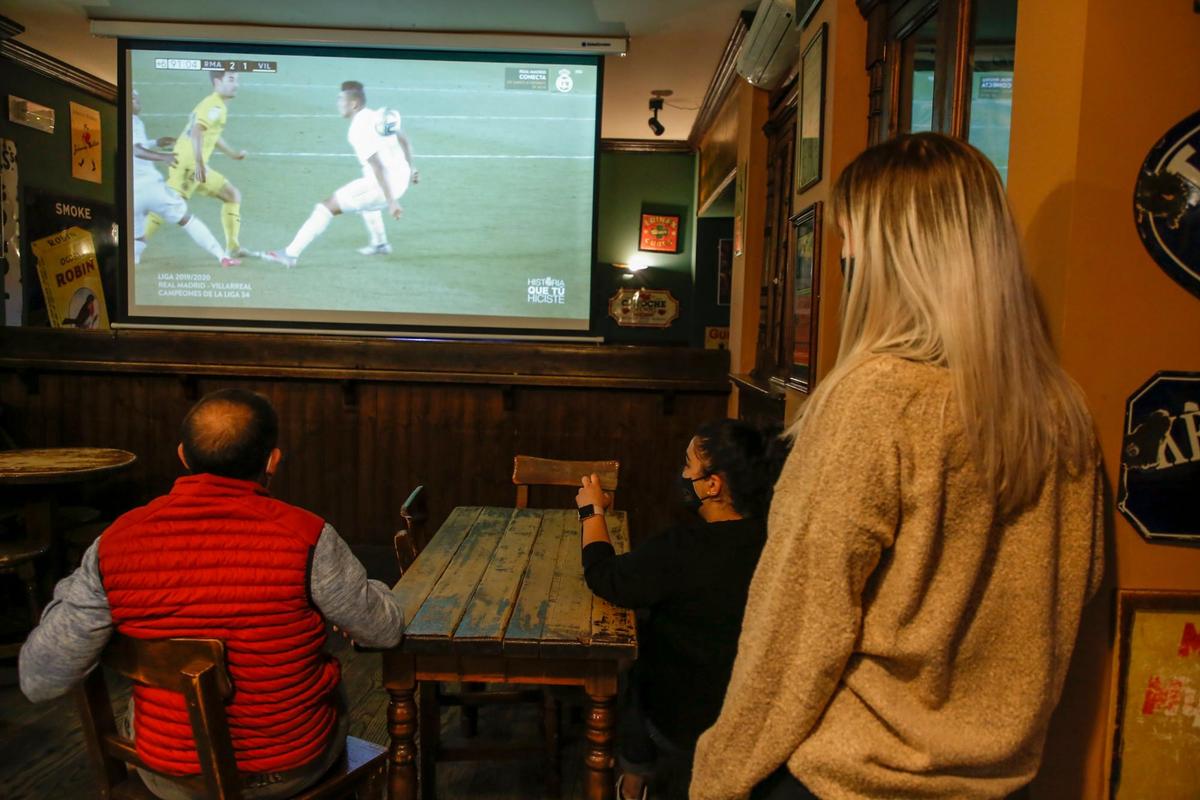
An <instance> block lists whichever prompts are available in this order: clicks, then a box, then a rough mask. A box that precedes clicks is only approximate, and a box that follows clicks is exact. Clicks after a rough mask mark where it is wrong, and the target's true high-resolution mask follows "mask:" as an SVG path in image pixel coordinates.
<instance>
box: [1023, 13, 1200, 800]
mask: <svg viewBox="0 0 1200 800" xmlns="http://www.w3.org/2000/svg"><path fill="white" fill-rule="evenodd" d="M1198 62H1200V14H1196V13H1194V12H1193V10H1192V4H1191V3H1185V2H1170V1H1169V0H1147V2H1142V3H1138V4H1137V8H1136V10H1132V8H1131V6H1130V4H1129V3H1128V2H1125V1H1124V0H1056V2H1053V3H1045V2H1033V1H1030V2H1022V3H1021V4H1020V7H1019V18H1018V28H1017V54H1016V75H1015V78H1014V95H1013V135H1012V154H1011V158H1010V171H1009V194H1010V197H1011V199H1012V204H1013V208H1014V212H1015V213H1016V216H1017V221H1018V225H1019V226H1020V228H1021V230H1022V233H1023V235H1024V239H1025V247H1026V252H1027V256H1028V260H1029V265H1030V269H1031V271H1032V272H1033V275H1034V278H1035V280H1036V281H1037V283H1038V287H1039V290H1040V291H1041V293H1042V296H1043V300H1044V302H1045V305H1046V312H1047V317H1048V319H1049V321H1050V323H1051V326H1052V329H1053V332H1054V336H1055V340H1056V343H1057V345H1058V347H1059V350H1060V353H1061V355H1062V359H1063V363H1064V364H1065V366H1066V367H1067V370H1068V371H1069V372H1070V373H1071V374H1072V376H1074V377H1075V379H1076V380H1077V381H1079V383H1080V385H1081V386H1082V387H1083V389H1084V392H1085V393H1086V395H1087V398H1088V403H1089V405H1090V407H1091V409H1092V414H1093V416H1094V417H1095V420H1096V425H1097V429H1098V431H1099V435H1100V440H1101V445H1102V447H1103V450H1104V456H1105V459H1106V462H1107V467H1108V474H1109V478H1110V480H1111V481H1113V482H1114V485H1115V482H1116V481H1117V478H1118V469H1119V464H1120V444H1121V432H1122V424H1123V419H1124V406H1125V400H1126V398H1127V397H1128V396H1129V395H1130V394H1131V393H1132V392H1133V391H1134V390H1135V389H1136V388H1137V387H1138V386H1140V385H1141V384H1142V383H1143V382H1144V381H1145V380H1146V379H1147V378H1149V377H1150V376H1151V375H1152V374H1153V373H1154V372H1156V371H1158V370H1167V369H1174V370H1200V300H1198V299H1197V298H1196V297H1194V296H1193V295H1191V294H1189V293H1188V292H1187V291H1185V290H1184V289H1183V288H1182V287H1181V286H1179V285H1178V284H1176V283H1175V282H1174V281H1172V280H1171V279H1170V278H1169V277H1167V275H1166V274H1165V273H1164V272H1163V271H1162V270H1161V269H1159V267H1158V266H1157V265H1156V264H1155V263H1154V261H1153V260H1152V259H1151V258H1150V256H1149V254H1147V253H1146V251H1145V250H1144V249H1143V247H1142V245H1141V242H1140V241H1139V240H1138V237H1137V232H1136V229H1135V227H1134V221H1133V212H1132V196H1133V186H1134V180H1135V178H1136V175H1137V172H1138V169H1139V167H1140V166H1141V163H1142V160H1143V159H1144V158H1145V156H1146V153H1147V151H1148V150H1149V149H1150V148H1151V146H1153V144H1154V143H1155V142H1156V141H1157V139H1158V138H1159V137H1160V136H1162V135H1163V134H1164V133H1166V131H1167V130H1168V129H1169V128H1171V127H1172V126H1173V125H1175V123H1177V122H1179V121H1180V120H1181V119H1183V118H1184V117H1185V116H1187V115H1189V114H1191V113H1193V112H1195V111H1196V110H1197V109H1198V108H1200V68H1198V67H1197V63H1198ZM1114 517H1115V521H1114V522H1115V530H1114V534H1113V536H1112V538H1111V541H1110V543H1109V557H1110V563H1109V567H1108V587H1107V588H1106V589H1105V590H1103V591H1102V595H1101V597H1100V598H1098V599H1097V601H1095V602H1093V603H1092V605H1091V606H1090V607H1089V609H1088V612H1087V614H1086V616H1085V620H1084V626H1083V629H1082V631H1081V635H1080V641H1079V644H1078V646H1077V650H1076V655H1075V659H1074V661H1073V664H1072V668H1071V673H1070V676H1069V678H1068V682H1067V687H1066V689H1065V693H1064V697H1063V701H1062V703H1061V705H1060V707H1059V711H1058V713H1057V715H1056V718H1055V722H1054V726H1053V728H1052V730H1051V733H1050V737H1049V741H1048V744H1047V747H1046V754H1045V763H1044V767H1043V770H1042V775H1041V776H1040V777H1039V779H1038V781H1037V783H1036V784H1035V790H1036V792H1035V794H1036V796H1037V797H1039V798H1042V797H1044V798H1055V800H1058V799H1059V798H1073V797H1081V798H1100V797H1103V796H1104V795H1105V791H1106V784H1107V778H1106V764H1107V758H1108V755H1107V752H1106V748H1107V747H1108V745H1109V741H1108V740H1109V735H1108V730H1109V720H1108V716H1109V712H1110V709H1109V681H1110V662H1111V620H1112V615H1113V597H1114V587H1116V588H1171V589H1185V590H1200V550H1195V549H1187V548H1181V547H1171V546H1166V545H1150V544H1147V543H1146V542H1144V541H1143V540H1142V539H1141V538H1140V537H1139V536H1138V535H1137V534H1136V533H1135V532H1134V530H1133V529H1132V528H1131V526H1130V525H1129V524H1128V523H1127V522H1126V521H1125V519H1124V518H1122V517H1120V516H1119V515H1118V514H1115V513H1114Z"/></svg>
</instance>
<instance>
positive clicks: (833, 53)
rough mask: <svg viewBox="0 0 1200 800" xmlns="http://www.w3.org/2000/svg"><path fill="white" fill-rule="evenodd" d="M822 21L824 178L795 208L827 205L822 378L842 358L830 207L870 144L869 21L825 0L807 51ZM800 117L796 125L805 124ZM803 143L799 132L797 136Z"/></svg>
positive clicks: (836, 240)
mask: <svg viewBox="0 0 1200 800" xmlns="http://www.w3.org/2000/svg"><path fill="white" fill-rule="evenodd" d="M822 23H828V25H829V30H828V31H827V32H826V34H825V35H826V41H825V48H826V49H825V131H824V133H825V141H824V142H823V148H824V150H823V154H822V156H821V180H820V181H819V182H818V183H817V184H816V185H814V186H812V187H811V188H809V189H807V190H806V191H803V192H798V193H797V194H796V195H795V197H794V198H793V202H792V208H793V210H795V211H797V212H799V211H803V210H804V209H806V208H808V207H809V206H810V205H812V204H813V203H816V202H821V203H823V204H824V209H823V210H824V213H823V215H822V231H821V264H820V273H821V277H820V283H819V286H818V290H817V291H818V297H817V313H818V314H819V316H818V317H817V327H818V330H817V364H816V372H815V374H816V378H817V381H820V379H821V377H822V376H823V375H826V374H827V373H828V372H829V370H830V369H831V368H832V367H833V364H834V361H836V360H837V349H838V333H839V330H840V318H839V313H840V312H839V308H840V306H841V302H842V275H841V270H840V268H839V265H838V258H839V256H840V254H841V247H842V240H841V238H840V236H839V235H838V229H837V221H836V220H834V219H833V216H832V214H831V213H830V208H829V194H830V190H831V188H832V187H833V182H834V180H836V179H837V176H838V174H840V173H841V171H842V169H843V168H845V166H846V165H847V164H848V163H850V161H851V160H853V159H854V157H855V156H857V155H858V154H859V153H861V152H862V151H863V149H864V148H866V146H867V90H868V88H869V81H868V76H867V71H866V68H865V63H866V46H867V23H866V20H864V19H863V17H862V15H861V14H860V13H859V12H858V7H857V6H856V5H855V3H854V0H827V1H826V2H824V3H822V4H821V6H820V8H819V9H818V10H817V13H816V14H815V15H814V16H813V19H812V21H811V22H809V24H808V26H807V27H806V28H805V29H804V31H803V33H802V34H801V36H800V50H801V52H803V50H804V48H805V47H806V46H807V45H808V43H809V41H810V40H811V39H812V37H813V35H814V34H815V33H816V32H817V31H818V30H819V29H820V27H821V24H822ZM799 123H800V120H799V115H797V119H796V124H797V125H799ZM797 141H799V136H797ZM805 397H806V395H805V394H803V393H801V392H797V391H792V390H789V391H788V398H787V413H786V417H787V419H789V420H790V419H792V417H793V416H794V414H795V412H796V410H797V409H798V408H799V406H800V404H801V402H802V401H803V400H804V398H805Z"/></svg>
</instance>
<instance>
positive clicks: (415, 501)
mask: <svg viewBox="0 0 1200 800" xmlns="http://www.w3.org/2000/svg"><path fill="white" fill-rule="evenodd" d="M428 520H429V512H428V511H427V510H426V499H425V487H424V485H422V486H418V487H417V488H415V489H413V490H412V493H411V494H409V496H408V499H407V500H405V501H404V505H402V506H400V525H401V527H400V530H398V531H396V535H395V536H394V537H392V547H393V549H395V551H396V566H398V567H399V568H400V574H401V575H403V574H404V573H405V572H407V571H408V568H409V567H411V566H412V563H413V562H414V561H416V560H417V555H418V554H419V553H420V552H421V551H422V550H424V549H425V545H426V544H428V541H429V540H428V538H427V535H426V534H425V523H426V522H427V521H428Z"/></svg>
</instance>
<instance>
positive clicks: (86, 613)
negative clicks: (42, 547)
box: [18, 539, 112, 703]
mask: <svg viewBox="0 0 1200 800" xmlns="http://www.w3.org/2000/svg"><path fill="white" fill-rule="evenodd" d="M99 544H100V540H99V539H97V540H96V541H95V542H93V543H92V546H91V547H89V548H88V549H87V552H86V553H84V554H83V563H82V564H81V565H80V567H79V569H77V570H75V572H73V573H72V574H71V575H68V576H67V577H65V578H63V579H62V580H61V581H59V582H58V585H57V586H55V587H54V599H53V600H51V601H50V604H49V605H47V606H46V610H45V611H43V612H42V621H41V622H40V623H39V624H38V626H37V627H36V628H34V629H33V632H32V633H30V634H29V638H28V639H26V640H25V644H24V645H23V646H22V647H21V656H20V659H19V661H18V672H19V677H20V682H21V691H22V692H23V693H24V694H25V696H26V697H28V698H29V699H30V700H31V701H33V702H34V703H40V702H42V701H44V700H53V699H54V698H55V697H58V696H59V695H63V694H66V693H67V692H68V691H70V690H71V689H72V688H74V687H75V686H76V685H77V684H78V683H79V682H80V681H81V680H83V678H84V676H86V675H87V674H88V673H89V672H91V671H92V669H93V668H94V667H95V666H96V663H97V662H98V661H99V659H100V653H101V651H102V650H104V646H105V645H106V644H108V640H109V637H110V636H111V635H112V612H111V611H110V610H109V607H108V595H107V594H105V592H104V585H103V584H102V583H101V582H100V560H99V556H98V554H97V548H98V547H99Z"/></svg>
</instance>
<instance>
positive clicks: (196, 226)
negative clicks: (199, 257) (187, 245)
mask: <svg viewBox="0 0 1200 800" xmlns="http://www.w3.org/2000/svg"><path fill="white" fill-rule="evenodd" d="M183 230H184V232H185V233H187V235H188V236H190V237H192V241H193V242H195V243H196V244H198V245H200V249H201V250H203V251H204V252H206V253H208V254H209V255H210V256H212V257H213V258H215V259H216V260H217V261H220V260H221V259H222V258H224V257H225V251H224V250H222V249H221V245H219V244H217V240H216V238H215V237H214V236H213V235H212V231H210V230H209V229H208V226H207V225H205V224H204V223H203V222H201V221H200V218H199V217H192V218H191V219H189V220H188V221H187V224H186V225H184V226H183Z"/></svg>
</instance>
